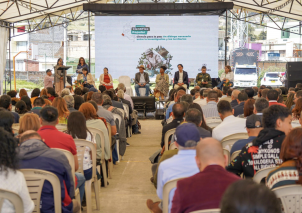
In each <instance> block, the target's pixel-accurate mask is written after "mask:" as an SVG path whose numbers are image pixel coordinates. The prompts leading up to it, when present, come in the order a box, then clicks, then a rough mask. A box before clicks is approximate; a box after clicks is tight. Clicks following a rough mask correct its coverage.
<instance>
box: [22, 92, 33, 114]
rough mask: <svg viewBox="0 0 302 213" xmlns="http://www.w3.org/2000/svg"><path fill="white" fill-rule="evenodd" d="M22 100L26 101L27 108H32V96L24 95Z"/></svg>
mask: <svg viewBox="0 0 302 213" xmlns="http://www.w3.org/2000/svg"><path fill="white" fill-rule="evenodd" d="M21 100H22V101H24V102H25V104H26V107H27V110H28V111H30V110H31V108H32V105H31V101H30V98H29V97H28V96H25V95H24V96H22V98H21Z"/></svg>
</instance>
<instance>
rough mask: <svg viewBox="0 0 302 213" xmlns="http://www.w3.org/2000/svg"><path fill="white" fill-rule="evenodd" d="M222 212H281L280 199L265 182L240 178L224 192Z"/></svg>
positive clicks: (221, 205)
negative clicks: (260, 182) (259, 182)
mask: <svg viewBox="0 0 302 213" xmlns="http://www.w3.org/2000/svg"><path fill="white" fill-rule="evenodd" d="M220 209H221V211H220V212H221V213H255V212H257V213H281V212H282V211H281V205H280V200H279V199H278V198H277V196H276V194H275V193H274V192H272V191H271V190H269V189H268V188H267V187H266V186H264V184H258V183H256V182H254V181H253V180H239V181H236V182H235V183H233V184H232V185H231V186H230V187H229V188H228V189H227V190H226V192H225V193H224V195H223V197H222V199H221V203H220Z"/></svg>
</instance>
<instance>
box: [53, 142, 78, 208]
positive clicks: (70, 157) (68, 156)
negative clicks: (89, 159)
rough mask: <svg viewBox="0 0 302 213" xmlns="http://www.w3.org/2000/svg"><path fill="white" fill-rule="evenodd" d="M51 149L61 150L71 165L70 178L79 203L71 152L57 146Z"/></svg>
mask: <svg viewBox="0 0 302 213" xmlns="http://www.w3.org/2000/svg"><path fill="white" fill-rule="evenodd" d="M52 149H56V150H58V151H61V152H63V153H64V155H65V156H66V158H67V160H68V162H69V165H70V167H71V174H72V178H73V182H74V190H75V198H76V200H77V201H78V202H79V204H81V197H80V190H79V189H78V188H77V187H76V184H75V162H74V157H73V154H72V153H71V152H69V151H67V150H65V149H59V148H52Z"/></svg>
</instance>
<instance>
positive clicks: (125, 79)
mask: <svg viewBox="0 0 302 213" xmlns="http://www.w3.org/2000/svg"><path fill="white" fill-rule="evenodd" d="M118 81H119V83H123V84H124V85H125V87H126V92H125V93H126V94H128V95H130V96H133V90H132V88H131V79H130V77H129V76H120V77H119V78H118Z"/></svg>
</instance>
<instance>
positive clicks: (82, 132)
mask: <svg viewBox="0 0 302 213" xmlns="http://www.w3.org/2000/svg"><path fill="white" fill-rule="evenodd" d="M95 115H96V114H95ZM67 133H68V134H69V135H71V137H72V138H73V139H83V140H86V141H90V142H92V143H94V145H95V148H96V140H95V138H94V137H93V134H92V133H91V132H90V131H89V130H88V128H87V126H86V119H85V117H84V115H83V113H81V112H79V111H75V112H72V113H70V115H69V118H68V122H67ZM99 145H100V144H99ZM82 165H83V171H84V176H85V179H86V180H90V179H91V178H92V158H91V149H90V148H89V147H86V148H85V152H84V157H83V163H82ZM82 199H83V198H81V200H82Z"/></svg>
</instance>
